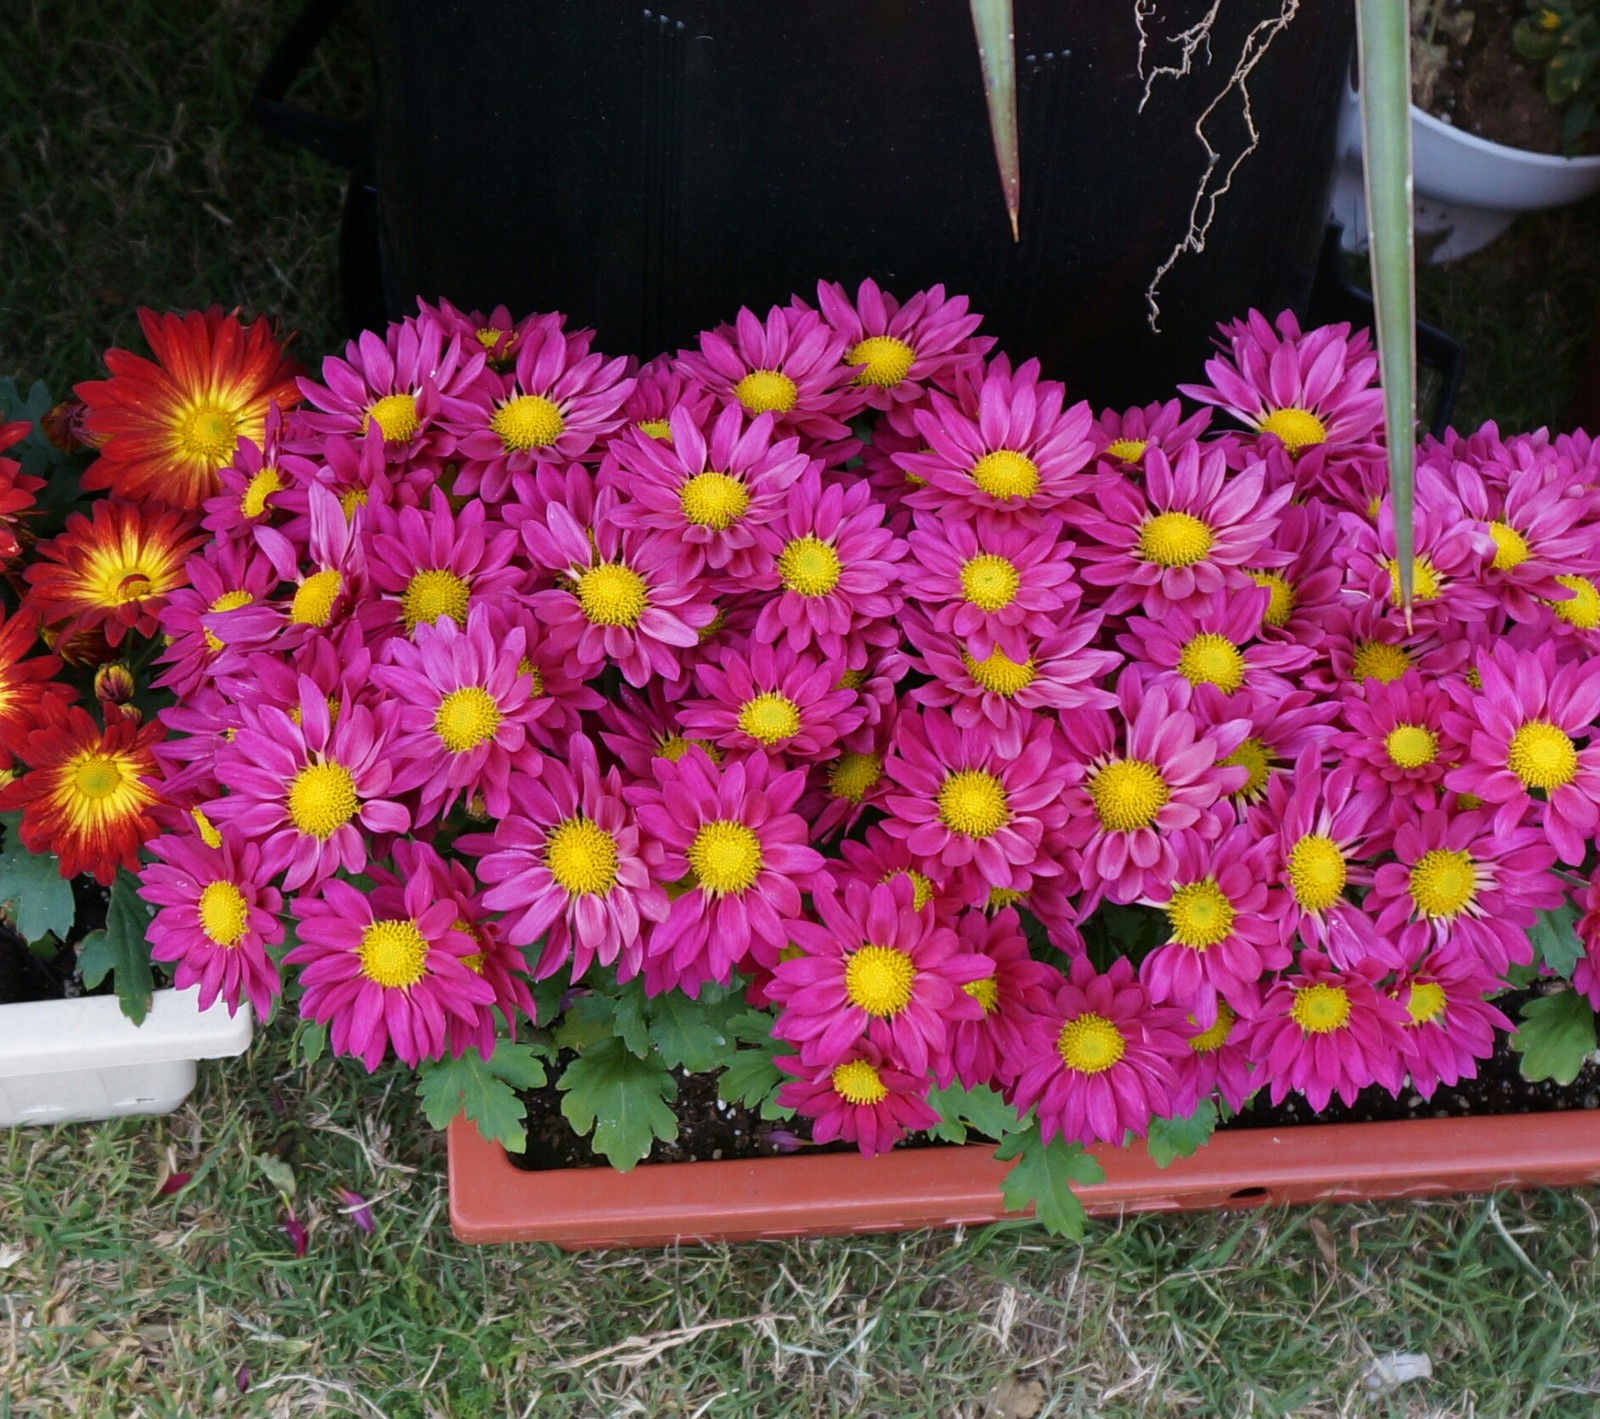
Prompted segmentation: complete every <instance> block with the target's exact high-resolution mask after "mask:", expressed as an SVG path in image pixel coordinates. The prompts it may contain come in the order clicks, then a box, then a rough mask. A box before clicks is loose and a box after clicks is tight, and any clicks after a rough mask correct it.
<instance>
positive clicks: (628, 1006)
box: [611, 979, 650, 1059]
mask: <svg viewBox="0 0 1600 1419" xmlns="http://www.w3.org/2000/svg"><path fill="white" fill-rule="evenodd" d="M644 1007H645V1002H644V986H643V985H642V984H641V983H640V982H639V981H638V980H637V979H635V980H633V981H630V982H629V983H628V984H627V985H625V986H623V987H622V989H621V993H620V994H619V995H618V996H617V997H616V1010H615V1013H614V1014H613V1015H612V1017H611V1029H612V1032H613V1033H614V1034H615V1035H616V1036H617V1038H618V1039H620V1040H621V1041H622V1043H623V1044H625V1045H627V1047H628V1048H629V1049H631V1050H632V1051H633V1052H634V1053H635V1054H636V1055H638V1056H639V1057H640V1058H641V1059H643V1058H644V1056H645V1055H647V1054H649V1053H650V1026H649V1024H648V1023H647V1022H646V1020H645V1018H644Z"/></svg>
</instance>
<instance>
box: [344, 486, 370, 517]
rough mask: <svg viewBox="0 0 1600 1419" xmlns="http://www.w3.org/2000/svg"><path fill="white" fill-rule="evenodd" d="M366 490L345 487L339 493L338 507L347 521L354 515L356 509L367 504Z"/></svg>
mask: <svg viewBox="0 0 1600 1419" xmlns="http://www.w3.org/2000/svg"><path fill="white" fill-rule="evenodd" d="M367 497H368V494H367V490H366V489H365V488H346V489H345V490H344V492H342V493H340V494H339V509H340V511H341V512H343V513H344V520H345V521H346V522H349V521H350V519H351V518H353V517H354V516H355V515H356V509H357V508H360V507H365V506H366V505H367Z"/></svg>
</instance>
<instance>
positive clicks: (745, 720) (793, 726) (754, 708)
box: [739, 691, 800, 744]
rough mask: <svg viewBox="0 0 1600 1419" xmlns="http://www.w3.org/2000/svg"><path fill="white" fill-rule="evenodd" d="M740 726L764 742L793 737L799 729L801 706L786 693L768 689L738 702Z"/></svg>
mask: <svg viewBox="0 0 1600 1419" xmlns="http://www.w3.org/2000/svg"><path fill="white" fill-rule="evenodd" d="M739 728H740V730H741V731H743V732H744V733H745V734H748V735H749V736H750V737H751V738H752V739H756V740H759V741H760V742H761V743H763V744H776V743H777V742H778V741H779V740H780V739H792V738H793V737H794V736H795V735H796V734H798V733H799V732H800V706H799V705H797V704H796V703H795V702H794V701H793V700H791V699H790V698H789V697H788V696H787V695H780V694H778V693H777V692H776V691H768V692H767V693H766V694H763V695H757V696H756V697H755V698H754V699H749V700H746V701H745V702H744V703H743V704H742V705H740V706H739Z"/></svg>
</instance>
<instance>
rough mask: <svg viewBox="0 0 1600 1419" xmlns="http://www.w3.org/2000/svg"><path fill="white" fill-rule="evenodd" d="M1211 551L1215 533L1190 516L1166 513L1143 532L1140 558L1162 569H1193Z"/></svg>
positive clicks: (1149, 520)
mask: <svg viewBox="0 0 1600 1419" xmlns="http://www.w3.org/2000/svg"><path fill="white" fill-rule="evenodd" d="M1210 550H1211V529H1210V528H1209V527H1207V526H1206V525H1205V523H1203V522H1201V521H1200V519H1199V518H1198V517H1195V516H1193V515H1192V514H1190V513H1187V512H1162V513H1157V514H1156V515H1155V516H1154V517H1152V518H1148V519H1147V520H1146V521H1145V522H1144V523H1143V525H1141V526H1140V528H1139V557H1140V560H1142V561H1146V562H1154V563H1155V564H1156V566H1158V567H1192V566H1193V565H1194V564H1195V563H1196V562H1200V561H1204V560H1205V556H1206V553H1207V552H1209V551H1210Z"/></svg>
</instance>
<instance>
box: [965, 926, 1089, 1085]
mask: <svg viewBox="0 0 1600 1419" xmlns="http://www.w3.org/2000/svg"><path fill="white" fill-rule="evenodd" d="M956 930H957V935H958V938H959V940H960V942H961V945H962V946H963V948H965V949H966V950H967V951H969V952H971V953H972V954H973V955H975V956H981V957H984V958H985V959H987V960H988V961H990V962H992V963H993V966H994V969H993V971H992V972H991V973H990V974H989V975H983V976H978V977H977V978H976V979H974V980H969V981H968V982H967V983H966V984H965V985H963V986H962V987H961V989H962V991H963V992H964V993H965V994H967V995H970V996H971V997H972V998H973V999H974V1000H976V1001H977V1002H978V1005H979V1006H980V1007H981V1008H982V1010H983V1014H982V1015H981V1016H979V1017H977V1018H976V1019H971V1020H968V1019H955V1020H952V1021H951V1022H950V1051H949V1067H948V1068H947V1069H945V1070H938V1069H936V1070H935V1073H934V1083H935V1084H937V1085H938V1086H939V1087H940V1088H941V1089H946V1088H949V1086H950V1083H951V1081H952V1080H959V1081H960V1083H961V1086H962V1088H964V1089H975V1088H977V1087H978V1086H979V1085H984V1084H987V1085H992V1086H993V1087H994V1088H996V1089H1003V1088H1005V1087H1007V1086H1008V1085H1010V1084H1011V1083H1012V1082H1013V1081H1014V1080H1015V1079H1016V1077H1017V1073H1018V1071H1019V1070H1020V1068H1021V1061H1022V1057H1023V1055H1024V1053H1025V1048H1026V1047H1025V1044H1024V1038H1023V1037H1024V1035H1025V1033H1026V1031H1027V1029H1028V1025H1029V1023H1030V1021H1031V1020H1032V1018H1033V1017H1034V1016H1035V1015H1036V1014H1039V1013H1041V1012H1043V1011H1047V1010H1049V1009H1050V1006H1051V1002H1052V1001H1053V1000H1054V999H1055V997H1056V995H1057V993H1058V992H1059V991H1060V989H1061V984H1062V980H1061V972H1060V971H1058V970H1056V968H1055V967H1054V966H1048V965H1046V964H1045V963H1044V962H1043V961H1036V960H1034V959H1033V957H1032V956H1031V955H1029V954H1028V940H1027V938H1026V937H1025V936H1024V935H1023V934H1022V926H1021V923H1020V921H1019V919H1018V917H1017V913H1016V911H1015V910H1014V909H1012V908H1011V907H1003V908H1001V910H999V911H997V912H995V913H994V915H993V916H990V915H988V914H986V913H984V912H981V911H966V912H963V913H962V914H961V917H960V919H959V921H958V922H957V926H956Z"/></svg>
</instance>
